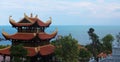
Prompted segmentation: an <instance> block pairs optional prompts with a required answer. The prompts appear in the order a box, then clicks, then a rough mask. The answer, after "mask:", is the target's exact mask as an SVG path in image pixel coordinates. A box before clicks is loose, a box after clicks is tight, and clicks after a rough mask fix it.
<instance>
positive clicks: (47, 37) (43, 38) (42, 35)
mask: <svg viewBox="0 0 120 62" xmlns="http://www.w3.org/2000/svg"><path fill="white" fill-rule="evenodd" d="M56 35H57V32H54V33H52V34H46V33H39V35H38V37H39V38H40V39H42V40H45V39H51V38H54V37H55V36H56Z"/></svg>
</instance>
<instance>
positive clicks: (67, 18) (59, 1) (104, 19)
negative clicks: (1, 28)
mask: <svg viewBox="0 0 120 62" xmlns="http://www.w3.org/2000/svg"><path fill="white" fill-rule="evenodd" d="M24 13H26V14H27V15H28V16H30V14H31V13H33V15H34V16H35V15H36V14H37V15H38V17H39V18H40V19H41V20H43V21H44V22H45V21H47V20H48V19H49V17H52V25H120V0H0V25H9V16H12V19H14V20H16V21H19V20H20V19H22V18H23V17H24Z"/></svg>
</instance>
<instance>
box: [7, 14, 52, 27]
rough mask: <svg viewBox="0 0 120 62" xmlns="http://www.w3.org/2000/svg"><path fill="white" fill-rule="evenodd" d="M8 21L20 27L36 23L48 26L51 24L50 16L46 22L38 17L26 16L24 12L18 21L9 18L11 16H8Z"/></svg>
mask: <svg viewBox="0 0 120 62" xmlns="http://www.w3.org/2000/svg"><path fill="white" fill-rule="evenodd" d="M9 22H10V23H11V24H12V25H13V26H15V27H22V26H33V25H37V26H38V27H39V26H44V27H48V26H49V25H50V24H51V18H50V20H48V21H47V22H43V21H41V20H40V19H39V18H37V16H36V17H28V16H27V15H26V14H24V18H23V19H21V20H20V21H19V22H15V21H14V20H13V19H11V16H10V18H9Z"/></svg>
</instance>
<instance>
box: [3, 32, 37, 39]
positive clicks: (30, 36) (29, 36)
mask: <svg viewBox="0 0 120 62" xmlns="http://www.w3.org/2000/svg"><path fill="white" fill-rule="evenodd" d="M2 34H3V36H4V37H5V38H6V39H7V40H8V39H17V40H31V39H33V38H34V37H35V36H36V34H35V33H16V34H13V35H9V34H7V33H6V32H2Z"/></svg>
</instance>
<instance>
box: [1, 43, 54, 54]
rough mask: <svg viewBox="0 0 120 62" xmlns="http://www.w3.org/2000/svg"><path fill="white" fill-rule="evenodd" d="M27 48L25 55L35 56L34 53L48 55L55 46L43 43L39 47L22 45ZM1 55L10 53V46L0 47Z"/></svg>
mask: <svg viewBox="0 0 120 62" xmlns="http://www.w3.org/2000/svg"><path fill="white" fill-rule="evenodd" d="M24 48H25V49H27V51H28V54H27V56H35V55H36V54H38V53H40V55H42V56H44V55H49V54H52V53H53V52H54V49H55V47H54V46H53V45H44V46H39V47H24ZM0 54H1V55H4V54H5V55H10V47H7V48H3V49H0Z"/></svg>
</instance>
